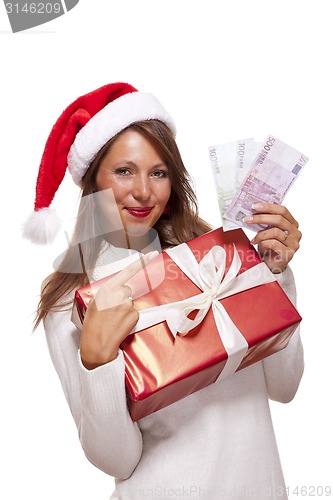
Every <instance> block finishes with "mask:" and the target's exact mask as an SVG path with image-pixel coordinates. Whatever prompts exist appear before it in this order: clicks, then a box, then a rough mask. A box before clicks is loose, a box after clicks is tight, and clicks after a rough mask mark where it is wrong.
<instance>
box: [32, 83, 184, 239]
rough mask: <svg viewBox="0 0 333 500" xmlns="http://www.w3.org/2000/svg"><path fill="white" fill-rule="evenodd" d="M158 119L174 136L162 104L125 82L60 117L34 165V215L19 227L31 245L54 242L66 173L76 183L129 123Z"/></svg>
mask: <svg viewBox="0 0 333 500" xmlns="http://www.w3.org/2000/svg"><path fill="white" fill-rule="evenodd" d="M152 119H156V120H160V121H162V122H163V123H165V124H166V125H167V126H168V127H169V128H170V129H171V131H172V132H173V134H174V135H175V134H176V127H175V124H174V122H173V120H172V118H171V116H170V115H169V114H168V113H167V111H166V110H165V109H164V108H163V106H162V105H161V103H160V102H159V101H158V100H157V99H156V98H155V97H154V96H153V95H151V94H147V93H142V92H139V91H138V90H137V89H135V88H134V87H132V85H129V84H127V83H111V84H108V85H104V86H103V87H100V88H99V89H97V90H94V91H93V92H90V93H88V94H85V95H83V96H81V97H79V98H78V99H76V100H75V101H74V102H73V103H72V104H70V105H69V106H68V107H67V108H66V109H65V110H64V111H63V113H62V114H61V115H60V117H59V118H58V120H57V121H56V123H55V125H54V126H53V128H52V130H51V133H50V135H49V137H48V139H47V142H46V145H45V149H44V153H43V156H42V160H41V163H40V167H39V172H38V177H37V184H36V198H35V206H34V211H33V213H32V214H31V215H30V217H29V218H28V219H27V221H26V222H25V224H24V226H23V236H24V237H25V238H28V239H29V240H31V241H32V242H33V243H38V244H45V243H49V242H51V241H53V239H54V238H55V236H56V235H57V233H58V231H59V229H60V221H59V219H58V218H57V216H56V214H55V211H54V209H53V208H51V203H52V200H53V198H54V195H55V193H56V192H57V190H58V188H59V186H60V184H61V182H62V180H63V178H64V176H65V173H66V169H67V167H68V171H69V172H70V174H71V175H72V178H73V180H74V182H75V183H76V184H78V185H80V183H81V179H82V177H83V176H84V174H85V173H86V171H87V169H88V168H89V166H90V164H91V162H92V160H93V159H94V157H95V156H96V154H97V153H98V151H99V150H100V149H101V148H102V147H103V146H104V145H105V144H106V143H107V142H108V140H109V139H111V138H112V137H114V136H115V135H116V134H118V133H119V132H121V131H122V130H124V129H125V128H126V127H128V126H129V125H131V124H132V123H135V122H138V121H142V120H152Z"/></svg>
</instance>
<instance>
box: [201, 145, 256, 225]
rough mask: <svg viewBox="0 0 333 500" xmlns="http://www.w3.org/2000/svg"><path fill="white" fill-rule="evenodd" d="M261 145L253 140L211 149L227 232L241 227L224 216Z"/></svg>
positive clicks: (223, 220)
mask: <svg viewBox="0 0 333 500" xmlns="http://www.w3.org/2000/svg"><path fill="white" fill-rule="evenodd" d="M261 145H262V144H261V143H260V142H256V141H254V140H253V139H244V140H239V141H234V142H228V143H225V144H218V145H216V146H211V147H210V148H209V157H210V162H211V167H212V171H213V177H214V181H215V187H216V193H217V199H218V203H219V209H220V213H221V218H222V226H223V229H224V230H225V231H227V230H229V229H235V228H236V227H239V223H235V222H233V221H232V220H229V219H226V218H225V217H224V214H225V212H226V211H227V209H228V208H229V206H230V204H231V202H232V200H233V198H234V196H235V195H236V192H237V189H239V187H240V186H241V185H242V182H243V180H244V178H245V176H246V174H247V172H248V171H249V169H250V167H251V165H252V163H253V161H254V160H255V158H256V156H257V155H258V152H259V150H260V147H261Z"/></svg>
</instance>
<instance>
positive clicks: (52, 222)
mask: <svg viewBox="0 0 333 500" xmlns="http://www.w3.org/2000/svg"><path fill="white" fill-rule="evenodd" d="M60 228H61V223H60V220H59V219H58V217H57V215H56V213H55V210H54V209H53V208H50V207H48V208H42V209H41V210H37V211H35V212H32V213H31V214H30V216H29V217H28V219H27V220H26V221H25V223H24V224H23V227H22V236H23V238H26V239H28V240H30V241H32V242H33V243H36V244H38V245H46V244H47V243H52V241H54V239H55V237H56V236H57V234H58V233H59V229H60Z"/></svg>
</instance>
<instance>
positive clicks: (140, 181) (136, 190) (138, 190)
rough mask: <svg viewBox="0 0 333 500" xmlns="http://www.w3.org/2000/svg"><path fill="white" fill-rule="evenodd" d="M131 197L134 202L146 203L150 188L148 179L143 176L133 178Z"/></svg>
mask: <svg viewBox="0 0 333 500" xmlns="http://www.w3.org/2000/svg"><path fill="white" fill-rule="evenodd" d="M132 195H133V197H134V198H135V199H136V200H140V201H146V200H148V199H149V198H150V195H151V188H150V179H149V177H147V176H146V175H144V174H143V175H136V176H135V179H134V185H133V192H132Z"/></svg>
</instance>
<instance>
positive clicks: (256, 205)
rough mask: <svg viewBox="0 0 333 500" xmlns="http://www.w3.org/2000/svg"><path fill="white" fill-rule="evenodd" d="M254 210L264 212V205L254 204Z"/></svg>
mask: <svg viewBox="0 0 333 500" xmlns="http://www.w3.org/2000/svg"><path fill="white" fill-rule="evenodd" d="M252 208H253V210H262V209H263V208H264V205H263V204H262V203H253V205H252Z"/></svg>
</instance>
